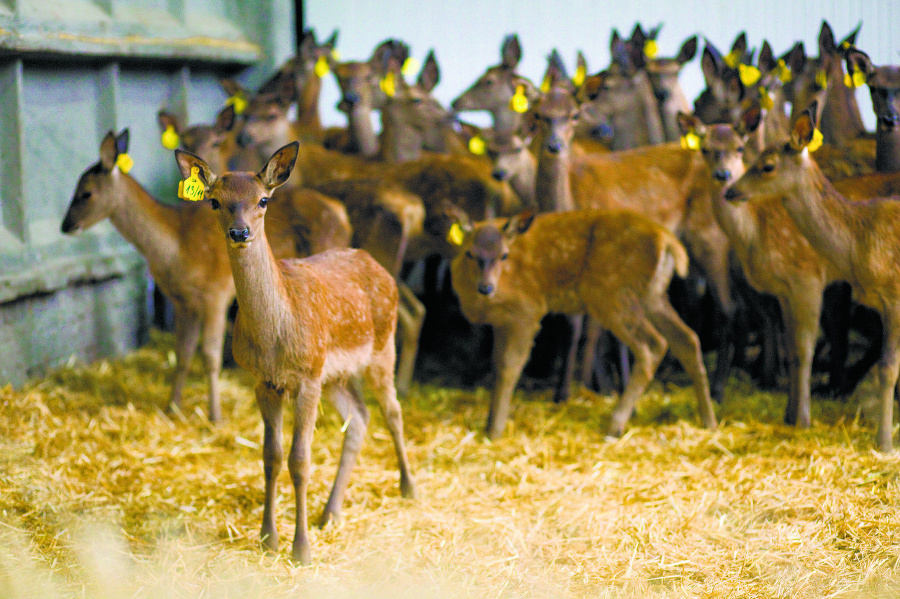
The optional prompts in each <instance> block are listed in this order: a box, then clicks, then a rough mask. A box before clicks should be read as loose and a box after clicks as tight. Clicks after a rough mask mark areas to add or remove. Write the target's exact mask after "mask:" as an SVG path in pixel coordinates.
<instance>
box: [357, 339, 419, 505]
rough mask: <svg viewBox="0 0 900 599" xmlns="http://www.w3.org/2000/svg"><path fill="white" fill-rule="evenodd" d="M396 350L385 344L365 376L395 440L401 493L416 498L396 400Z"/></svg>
mask: <svg viewBox="0 0 900 599" xmlns="http://www.w3.org/2000/svg"><path fill="white" fill-rule="evenodd" d="M393 351H394V348H393V346H392V345H390V344H388V345H386V346H385V349H384V351H383V352H381V353H380V354H377V355H376V356H375V357H374V358H373V360H372V364H371V365H370V366H369V368H368V370H366V373H365V376H366V380H367V381H368V383H369V386H370V388H371V389H372V392H373V394H374V395H375V398H376V399H377V400H378V405H379V407H380V408H381V413H382V415H383V416H384V422H385V425H387V427H388V431H389V432H390V433H391V438H392V439H393V441H394V451H395V452H396V454H397V465H398V467H399V468H400V494H401V495H402V496H403V497H406V498H407V499H415V497H416V486H415V482H414V481H413V477H412V474H411V472H410V467H409V458H408V457H407V455H406V441H405V439H404V436H403V413H402V412H401V410H400V402H399V401H397V392H396V389H395V388H394V367H393V365H394V355H393Z"/></svg>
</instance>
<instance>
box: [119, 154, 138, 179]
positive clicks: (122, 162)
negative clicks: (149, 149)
mask: <svg viewBox="0 0 900 599" xmlns="http://www.w3.org/2000/svg"><path fill="white" fill-rule="evenodd" d="M116 166H117V167H119V170H120V171H122V172H123V173H125V174H126V175H127V174H128V171H130V170H131V167H133V166H134V160H132V159H131V156H129V155H128V153H127V152H122V153H121V154H119V155H118V156H116Z"/></svg>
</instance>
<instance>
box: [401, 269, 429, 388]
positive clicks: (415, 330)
mask: <svg viewBox="0 0 900 599" xmlns="http://www.w3.org/2000/svg"><path fill="white" fill-rule="evenodd" d="M397 290H398V291H399V292H400V304H399V306H398V310H397V317H398V320H399V325H400V326H398V327H397V328H398V330H399V331H400V356H399V359H398V360H397V379H396V380H397V383H396V385H397V387H396V388H397V392H398V393H399V394H400V395H406V394H407V393H408V392H409V388H410V387H411V386H412V379H413V373H414V371H415V367H416V354H418V352H419V334H420V333H421V332H422V323H423V322H424V321H425V306H424V305H422V302H420V301H419V298H417V297H416V295H415V294H414V293H413V292H412V289H410V288H409V287H407V286H406V284H405V283H399V282H398V283H397Z"/></svg>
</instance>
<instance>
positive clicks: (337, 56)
mask: <svg viewBox="0 0 900 599" xmlns="http://www.w3.org/2000/svg"><path fill="white" fill-rule="evenodd" d="M331 59H332V60H334V61H335V62H339V61H340V60H341V53H340V52H338V50H337V48H335V49H334V50H332V51H331Z"/></svg>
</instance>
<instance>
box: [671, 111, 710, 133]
mask: <svg viewBox="0 0 900 599" xmlns="http://www.w3.org/2000/svg"><path fill="white" fill-rule="evenodd" d="M676 119H677V120H678V129H679V130H680V131H681V134H682V135H687V134H688V133H695V134H697V135H701V136H702V135H704V134H705V133H706V126H705V125H704V124H703V123H702V122H700V119H698V118H697V117H695V116H694V115H692V114H688V113H686V112H681V111H680V110H679V111H678V116H677V117H676Z"/></svg>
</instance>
